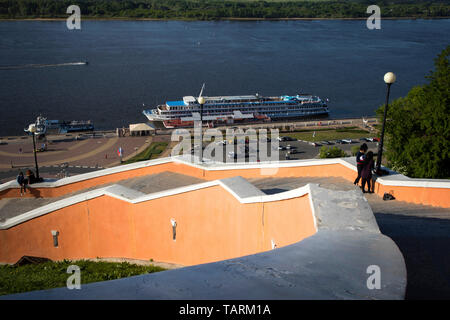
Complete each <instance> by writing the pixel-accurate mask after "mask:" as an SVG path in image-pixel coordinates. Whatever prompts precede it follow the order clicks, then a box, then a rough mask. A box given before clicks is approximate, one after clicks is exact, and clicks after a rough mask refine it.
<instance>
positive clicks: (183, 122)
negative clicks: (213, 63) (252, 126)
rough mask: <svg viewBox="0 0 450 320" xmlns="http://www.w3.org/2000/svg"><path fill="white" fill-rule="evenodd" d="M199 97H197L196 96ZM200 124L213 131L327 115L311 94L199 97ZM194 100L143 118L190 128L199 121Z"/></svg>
mask: <svg viewBox="0 0 450 320" xmlns="http://www.w3.org/2000/svg"><path fill="white" fill-rule="evenodd" d="M200 96H201V94H200ZM203 98H204V104H203V112H202V116H201V118H202V121H203V124H204V125H208V126H210V127H213V126H215V125H221V124H233V123H240V122H252V121H272V120H280V119H289V118H300V117H312V116H319V115H326V114H328V112H329V111H328V106H327V102H328V99H327V100H326V101H324V100H322V99H321V98H319V97H317V96H314V95H311V94H297V95H294V96H288V95H282V96H274V97H266V96H261V95H259V94H255V95H245V96H217V97H203ZM200 112H201V108H200V104H199V102H198V98H195V97H193V96H185V97H183V100H179V101H167V102H166V103H165V104H162V105H158V106H157V107H156V108H154V109H148V110H144V111H143V113H144V115H145V116H146V117H147V118H148V119H149V120H150V121H154V122H162V123H163V125H164V127H166V128H177V127H192V126H193V124H194V121H195V120H200Z"/></svg>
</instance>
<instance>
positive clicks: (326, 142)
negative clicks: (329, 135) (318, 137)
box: [320, 141, 330, 145]
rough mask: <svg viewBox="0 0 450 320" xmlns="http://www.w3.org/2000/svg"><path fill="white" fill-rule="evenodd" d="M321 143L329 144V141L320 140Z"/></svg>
mask: <svg viewBox="0 0 450 320" xmlns="http://www.w3.org/2000/svg"><path fill="white" fill-rule="evenodd" d="M320 143H321V144H323V145H329V144H330V143H329V142H328V141H320Z"/></svg>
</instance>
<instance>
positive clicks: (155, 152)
mask: <svg viewBox="0 0 450 320" xmlns="http://www.w3.org/2000/svg"><path fill="white" fill-rule="evenodd" d="M167 145H168V143H167V142H152V144H150V146H149V147H148V148H147V149H145V150H144V151H142V152H141V153H139V154H137V155H135V156H134V157H132V158H131V159H128V160H127V161H124V162H122V163H123V164H129V163H133V162H137V161H145V160H150V159H154V158H157V157H158V156H159V155H160V154H161V153H162V152H163V151H164V150H166V148H167Z"/></svg>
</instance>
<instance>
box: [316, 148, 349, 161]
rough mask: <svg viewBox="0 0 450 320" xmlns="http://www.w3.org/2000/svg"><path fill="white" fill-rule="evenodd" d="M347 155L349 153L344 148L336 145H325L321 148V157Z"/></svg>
mask: <svg viewBox="0 0 450 320" xmlns="http://www.w3.org/2000/svg"><path fill="white" fill-rule="evenodd" d="M343 157H347V154H346V153H345V151H344V150H342V149H340V148H338V147H336V146H334V147H325V146H323V147H322V148H320V158H321V159H325V158H343Z"/></svg>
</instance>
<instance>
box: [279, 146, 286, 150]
mask: <svg viewBox="0 0 450 320" xmlns="http://www.w3.org/2000/svg"><path fill="white" fill-rule="evenodd" d="M278 150H286V147H283V146H278Z"/></svg>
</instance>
